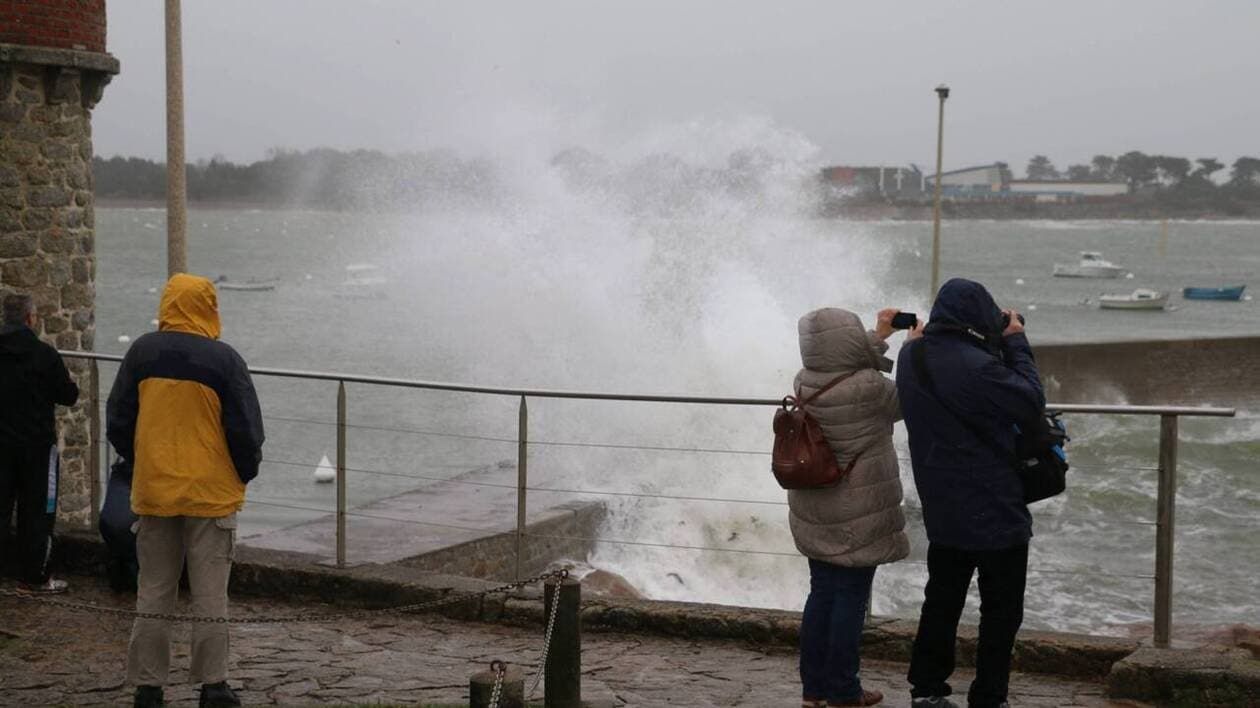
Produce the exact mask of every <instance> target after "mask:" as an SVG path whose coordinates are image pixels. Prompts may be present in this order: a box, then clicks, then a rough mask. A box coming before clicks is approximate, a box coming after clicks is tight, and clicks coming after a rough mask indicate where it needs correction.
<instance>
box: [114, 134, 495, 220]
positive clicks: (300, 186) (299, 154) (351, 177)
mask: <svg viewBox="0 0 1260 708" xmlns="http://www.w3.org/2000/svg"><path fill="white" fill-rule="evenodd" d="M92 172H93V174H94V176H95V179H96V194H97V196H98V197H101V198H106V199H109V198H113V199H135V200H162V199H165V198H166V164H165V163H162V162H155V161H153V160H146V159H143V158H138V157H111V158H108V159H104V158H100V157H96V158H94V159H93V161H92ZM187 175H188V177H187V181H188V198H189V199H190V200H192V201H200V202H216V201H217V202H242V203H257V204H268V205H293V206H316V207H325V208H332V209H357V208H378V207H395V206H407V207H416V206H422V205H427V204H434V203H436V202H447V203H449V202H464V203H467V202H475V201H477V200H484V199H487V198H490V197H491V195H493V194H494V193H495V186H496V180H497V178H496V176H495V172H494V169H493V167H492V165H490V164H489V163H488V162H486V161H482V160H475V159H464V158H461V157H459V156H457V155H455V154H454V153H451V152H446V151H431V152H423V153H407V154H402V155H387V154H385V153H382V152H378V151H375V150H353V151H340V150H332V149H328V148H319V149H315V150H307V151H291V150H271V151H269V152H268V154H267V157H266V159H263V160H259V161H257V162H253V163H250V164H247V165H239V164H235V163H232V162H229V161H227V160H225V159H223V158H222V157H217V156H216V157H215V158H213V159H210V160H201V161H199V162H197V163H195V164H190V165H188V166H187Z"/></svg>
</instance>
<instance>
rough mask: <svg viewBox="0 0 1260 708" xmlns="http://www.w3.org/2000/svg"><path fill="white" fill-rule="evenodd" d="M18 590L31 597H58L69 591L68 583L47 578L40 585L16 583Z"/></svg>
mask: <svg viewBox="0 0 1260 708" xmlns="http://www.w3.org/2000/svg"><path fill="white" fill-rule="evenodd" d="M18 589H19V590H21V591H22V592H29V593H31V594H32V595H59V594H61V593H63V592H65V591H67V590H69V589H70V583H67V582H66V581H64V580H57V579H56V578H49V579H47V580H45V581H44V582H42V583H18Z"/></svg>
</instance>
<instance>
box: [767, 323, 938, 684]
mask: <svg viewBox="0 0 1260 708" xmlns="http://www.w3.org/2000/svg"><path fill="white" fill-rule="evenodd" d="M895 314H897V310H893V309H887V310H882V311H880V313H879V315H878V317H877V324H876V326H875V329H874V330H873V331H869V332H868V331H867V330H866V328H865V327H863V326H862V321H861V319H860V318H858V316H857V315H855V314H853V313H852V312H849V311H848V310H842V309H840V308H833V307H828V308H823V309H820V310H814V311H813V312H810V313H808V314H806V315H805V316H804V317H802V318H801V319H800V322H799V324H798V328H797V329H798V333H799V336H800V347H801V362H802V363H803V364H804V367H805V368H803V369H801V371H800V372H799V373H798V374H797V375H796V380H795V382H794V385H793V389H794V390H795V391H796V393H797V396H798V397H799V398H800V399H802V400H803V399H805V398H808V397H809V396H811V395H813V394H814V393H815V392H817V391H818V390H819V389H821V388H823V387H824V386H826V385H827V384H828V383H829V382H831V381H832V380H834V379H836V378H837V377H841V376H847V378H845V379H844V380H842V381H841V382H840V383H838V384H836V385H835V386H834V387H832V388H831V389H829V390H827V391H825V392H823V394H822V395H820V396H819V397H818V398H817V399H815V400H814V401H813V402H811V403H810V404H809V405H808V406H806V411H807V412H808V413H809V415H810V416H812V417H813V418H814V419H815V420H817V421H818V424H819V427H820V428H821V429H822V432H823V437H824V438H825V439H826V440H827V442H828V443H830V444H831V448H832V450H833V451H834V452H835V454H836V460H837V461H838V462H839V464H840V467H841V469H844V468H845V467H847V466H848V465H849V463H850V462H851V461H853V460H854V457H855V456H856V458H857V459H856V462H855V463H854V465H853V469H852V471H851V472H849V474H848V475H847V476H846V477H844V478H843V479H842V480H841V481H840V483H839V484H837V485H836V486H834V487H828V488H824V489H793V490H789V491H788V510H789V523H790V527H791V529H792V538H793V540H794V541H795V542H796V548H797V550H799V551H800V552H801V553H802V554H803V555H804V556H806V557H807V558H808V559H809V574H810V592H809V598H808V599H807V600H806V602H805V611H804V613H803V615H802V618H801V664H800V671H801V684H802V689H803V691H802V696H803V698H802V705H804V706H806V707H813V706H824V705H828V706H869V705H875V704H876V703H879V702H880V701H881V700H882V699H883V696H882V695H881V694H880V693H879V692H878V691H864V690H862V685H861V681H860V680H859V678H858V669H859V667H860V657H859V655H858V651H859V648H860V643H861V636H862V624H863V622H864V620H865V617H866V604H867V600H868V599H869V598H870V592H871V583H872V581H873V580H874V578H875V568H876V566H878V565H880V564H883V563H892V562H895V561H898V560H901V559H902V558H905V557H906V556H907V555H908V554H909V552H910V543H909V540H908V539H907V538H906V534H905V531H904V528H905V525H906V520H905V515H904V514H903V513H902V509H901V499H902V490H901V477H900V475H899V473H898V467H897V451H896V449H895V448H894V447H893V440H892V427H893V423H895V422H896V421H898V420H900V418H901V411H900V408H899V407H898V404H897V388H896V386H895V385H894V384H893V381H892V380H891V379H889V378H888V377H887V376H885V375H884V373H883V372H887V371H891V369H892V362H891V361H889V360H888V359H886V358H885V357H884V356H883V354H884V352H885V351H887V349H888V345H887V344H886V343H885V340H886V339H888V337H889V336H891V335H892V334H893V332H894V330H893V328H892V317H893V315H895ZM916 333H917V332H916ZM912 336H913V335H912Z"/></svg>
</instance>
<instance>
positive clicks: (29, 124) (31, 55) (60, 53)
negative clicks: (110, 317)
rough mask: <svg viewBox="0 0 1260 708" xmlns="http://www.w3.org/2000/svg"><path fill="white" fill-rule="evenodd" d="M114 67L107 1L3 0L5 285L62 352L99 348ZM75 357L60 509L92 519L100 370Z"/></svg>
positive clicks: (1, 263)
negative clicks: (102, 114) (99, 265)
mask: <svg viewBox="0 0 1260 708" xmlns="http://www.w3.org/2000/svg"><path fill="white" fill-rule="evenodd" d="M116 73H118V60H117V59H115V58H114V57H112V56H110V55H109V54H107V53H106V52H105V0H41V1H40V2H0V293H8V292H13V291H18V292H23V293H29V294H31V295H33V296H34V298H35V305H36V308H37V310H38V312H39V320H40V324H39V328H40V331H39V332H38V334H39V335H40V336H41V337H43V339H44V340H45V341H47V342H48V343H50V344H53V345H55V346H57V347H58V348H59V349H81V350H90V349H92V346H93V337H94V334H95V324H94V322H95V309H94V307H95V294H96V291H95V284H94V281H95V277H96V255H95V252H96V246H95V233H94V228H93V225H94V220H93V211H92V124H91V118H92V107H93V106H95V105H96V102H97V101H99V100H100V98H101V94H102V92H103V91H104V89H105V85H106V84H107V83H109V80H110V78H112V77H113V75H114V74H116ZM66 364H67V366H68V367H69V368H70V372H71V374H72V375H73V376H74V377H75V380H76V381H77V382H78V384H79V389H80V390H81V391H82V393H81V395H80V398H79V403H78V405H76V406H74V407H73V408H72V409H71V410H69V411H67V412H64V413H63V414H62V415H61V417H60V420H59V421H58V423H59V424H58V428H59V431H60V441H59V444H60V446H61V449H62V478H61V486H60V490H59V507H58V512H59V513H58V516H59V522H60V523H62V524H64V526H71V527H84V526H87V525H88V524H89V523H90V522H91V519H92V512H93V503H94V501H95V499H96V493H95V490H96V480H97V478H98V468H97V465H96V462H97V459H98V458H97V454H96V449H97V448H96V447H95V446H94V445H93V444H92V439H93V438H94V437H96V436H95V435H94V429H95V428H97V427H98V426H97V425H96V424H95V423H94V418H95V416H94V415H93V411H94V409H95V405H96V401H95V393H94V392H95V390H96V388H95V381H94V378H95V367H94V366H92V365H91V364H90V363H88V362H85V361H83V360H76V359H68V360H67V361H66ZM5 522H6V523H7V520H5ZM64 526H63V528H64Z"/></svg>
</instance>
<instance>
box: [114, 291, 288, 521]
mask: <svg viewBox="0 0 1260 708" xmlns="http://www.w3.org/2000/svg"><path fill="white" fill-rule="evenodd" d="M219 333H220V324H219V309H218V298H217V296H216V293H215V289H214V285H213V284H212V283H211V282H210V281H209V280H206V279H205V278H199V277H197V276H193V275H185V274H182V273H181V274H177V275H174V276H172V277H171V279H170V281H169V282H168V283H167V284H166V289H165V290H164V291H163V293H162V303H161V306H160V307H159V310H158V331H157V332H151V333H149V334H146V335H144V336H142V337H140V338H139V339H137V340H136V341H135V342H134V343H133V344H132V345H131V348H130V349H128V350H127V354H126V356H125V357H123V362H122V366H121V368H120V369H119V371H118V377H117V378H116V379H115V380H114V387H113V389H112V390H111V391H110V393H109V402H108V404H107V406H106V429H107V434H108V437H109V442H110V444H111V445H113V446H114V449H115V450H117V451H118V454H119V455H120V456H122V457H123V458H125V459H127V460H130V461H131V462H132V464H133V467H134V471H133V476H132V484H131V508H132V510H133V511H134V512H135V513H136V514H139V515H141V516H198V517H219V516H226V515H228V514H231V513H232V512H235V511H237V510H239V509H240V508H241V505H242V504H243V503H244V501H245V483H246V482H249V481H250V480H251V479H253V478H254V477H256V476H257V475H258V463H259V462H260V461H261V459H262V444H263V425H262V412H261V411H260V410H259V406H258V395H257V393H255V391H254V383H253V381H252V380H251V379H250V376H249V369H248V368H247V367H246V366H245V361H244V360H243V359H241V357H240V355H239V354H237V353H236V350H234V349H232V347H230V346H228V345H227V344H224V343H223V342H220V341H218V339H219Z"/></svg>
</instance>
